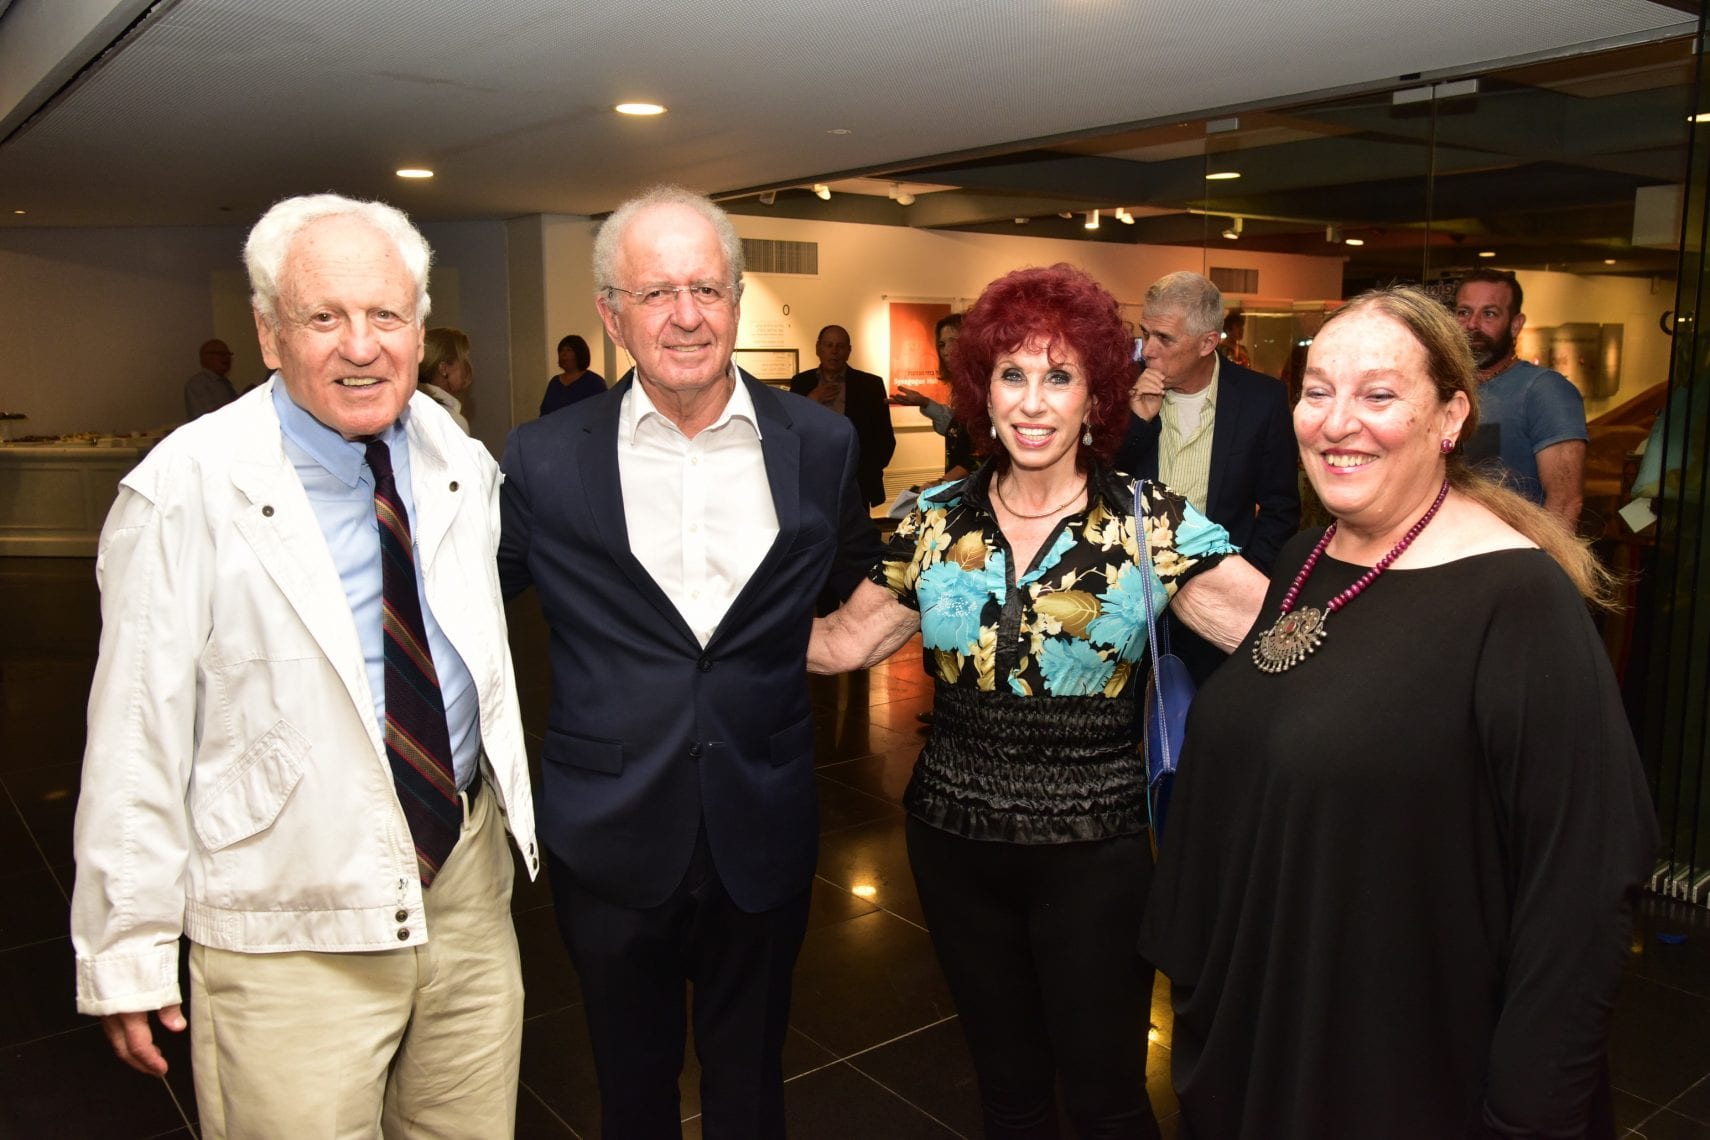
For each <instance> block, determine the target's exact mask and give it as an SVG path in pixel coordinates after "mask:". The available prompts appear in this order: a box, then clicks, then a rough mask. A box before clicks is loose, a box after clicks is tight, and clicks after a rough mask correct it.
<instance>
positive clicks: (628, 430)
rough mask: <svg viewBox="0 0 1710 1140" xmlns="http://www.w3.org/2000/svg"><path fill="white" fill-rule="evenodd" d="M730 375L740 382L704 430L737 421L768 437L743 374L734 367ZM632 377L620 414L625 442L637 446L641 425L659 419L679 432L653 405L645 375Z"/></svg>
mask: <svg viewBox="0 0 1710 1140" xmlns="http://www.w3.org/2000/svg"><path fill="white" fill-rule="evenodd" d="M730 375H731V378H732V379H733V380H734V381H735V382H736V386H735V387H734V388H732V389H731V393H730V399H728V400H726V401H725V402H724V410H723V411H721V412H720V413H719V415H718V419H716V420H714V421H713V422H712V423H710V424H708V425H707V426H706V428H705V429H703V430H705V431H717V430H718V429H719V428H721V427H723V426H724V425H725V424H727V423H729V422H730V421H731V420H733V419H735V420H744V421H746V422H747V423H748V425H749V426H750V427H752V428H753V429H754V438H756V439H763V438H765V437H764V436H763V435H762V434H761V431H760V417H759V415H758V414H756V412H755V411H754V397H753V395H752V394H751V393H750V392H749V391H748V385H746V384H744V383H743V382H742V375H741V374H740V373H739V372H737V370H736V366H735V365H734V364H733V365H731V367H730ZM631 376H632V377H633V380H632V383H631V384H630V386H629V391H628V392H626V393H624V397H623V409H622V410H621V411H620V412H619V413H618V434H619V436H621V437H622V438H623V439H624V440H625V442H627V443H631V444H633V443H634V442H635V433H636V432H637V431H639V430H640V428H641V425H642V424H643V423H645V422H647V420H649V419H651V418H655V417H657V418H658V420H659V422H660V423H661V424H664V425H666V426H668V427H669V428H670V429H671V430H672V431H679V429H678V427H677V425H676V424H674V423H672V422H671V420H670V418H669V417H667V416H666V415H665V413H664V412H661V411H660V410H659V407H658V405H656V404H655V403H654V402H653V398H652V397H651V396H649V395H648V394H647V388H646V386H645V385H644V384H642V382H641V373H640V372H638V371H636V370H634V369H631Z"/></svg>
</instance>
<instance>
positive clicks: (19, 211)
mask: <svg viewBox="0 0 1710 1140" xmlns="http://www.w3.org/2000/svg"><path fill="white" fill-rule="evenodd" d="M12 212H13V213H14V214H23V213H26V212H27V211H25V210H13V211H12Z"/></svg>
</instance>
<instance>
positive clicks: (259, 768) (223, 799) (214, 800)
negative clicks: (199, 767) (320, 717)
mask: <svg viewBox="0 0 1710 1140" xmlns="http://www.w3.org/2000/svg"><path fill="white" fill-rule="evenodd" d="M309 750H310V744H309V741H308V739H307V738H305V737H304V736H303V734H302V733H300V732H298V731H297V730H296V729H294V728H292V727H291V726H290V725H289V724H287V723H286V722H285V721H280V722H278V723H277V724H275V725H274V726H273V727H272V728H270V729H268V730H267V731H266V732H265V733H263V734H262V735H261V737H260V739H258V740H257V741H256V742H255V743H254V744H252V745H250V746H249V748H248V749H247V750H245V752H244V754H243V755H242V756H240V757H238V759H237V762H236V763H235V764H233V765H232V768H231V771H229V772H227V773H226V774H225V776H224V777H223V778H222V779H221V780H219V782H217V783H215V784H212V785H211V786H209V787H208V788H207V789H206V790H203V789H202V788H201V787H200V786H198V787H197V788H196V789H195V790H193V791H192V792H191V794H190V820H191V824H192V826H194V827H195V828H196V835H197V836H198V837H199V838H200V839H201V841H202V846H203V847H204V848H206V849H207V850H209V851H218V850H220V849H221V848H223V847H230V846H231V845H232V844H234V843H236V842H238V841H239V840H241V839H248V838H249V837H250V836H252V835H255V834H257V833H258V832H261V831H265V830H266V829H267V828H269V827H271V826H272V825H273V821H274V820H275V819H278V818H279V812H280V811H281V810H282V809H283V808H284V807H285V801H286V800H288V799H290V798H291V792H292V790H293V789H294V788H296V786H297V783H298V781H299V780H301V779H302V778H303V767H304V764H305V762H306V761H307V759H308V755H309Z"/></svg>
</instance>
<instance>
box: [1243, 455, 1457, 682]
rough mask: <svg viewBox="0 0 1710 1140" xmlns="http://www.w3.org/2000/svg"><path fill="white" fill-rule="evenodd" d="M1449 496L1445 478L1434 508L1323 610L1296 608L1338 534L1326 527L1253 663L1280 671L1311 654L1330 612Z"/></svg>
mask: <svg viewBox="0 0 1710 1140" xmlns="http://www.w3.org/2000/svg"><path fill="white" fill-rule="evenodd" d="M1448 496H1449V481H1448V480H1447V479H1444V480H1443V486H1442V489H1441V490H1439V491H1438V492H1437V499H1436V501H1435V502H1433V503H1432V504H1431V509H1430V510H1428V511H1426V512H1425V513H1424V514H1423V515H1421V516H1420V518H1419V521H1418V522H1416V523H1414V524H1413V526H1412V527H1411V528H1410V529H1409V530H1408V532H1407V533H1406V534H1404V535H1402V536H1401V541H1400V542H1398V543H1396V544H1395V547H1394V548H1393V549H1392V550H1390V552H1389V553H1388V554H1386V555H1384V556H1383V557H1382V558H1380V559H1378V560H1377V565H1375V566H1373V567H1372V568H1371V569H1370V570H1367V571H1366V572H1365V573H1364V574H1361V575H1360V576H1359V578H1358V579H1356V580H1355V582H1354V584H1353V585H1352V586H1349V587H1348V588H1347V589H1346V590H1343V591H1342V592H1341V593H1339V594H1337V595H1336V596H1335V597H1333V598H1331V599H1330V600H1329V602H1327V603H1325V606H1324V608H1323V609H1322V610H1320V609H1319V608H1317V607H1316V606H1302V607H1300V609H1298V610H1297V609H1295V608H1294V600H1295V599H1296V598H1298V597H1299V596H1300V588H1301V587H1302V586H1303V585H1305V584H1306V579H1307V578H1308V577H1309V576H1311V574H1312V568H1313V567H1314V566H1317V565H1318V556H1319V555H1321V554H1323V553H1324V548H1325V547H1326V546H1329V545H1330V540H1331V539H1332V538H1334V537H1335V536H1336V524H1335V523H1331V524H1330V525H1329V526H1328V527H1326V528H1325V530H1324V537H1323V538H1321V539H1319V540H1318V545H1317V546H1315V547H1313V548H1312V553H1311V555H1309V556H1308V557H1307V559H1306V564H1305V565H1304V566H1302V567H1301V568H1300V573H1298V574H1296V575H1295V576H1294V581H1293V582H1292V583H1291V584H1290V585H1289V588H1288V593H1286V594H1284V595H1283V600H1282V613H1281V614H1280V615H1279V616H1278V617H1277V621H1276V624H1275V625H1273V626H1271V628H1270V629H1267V630H1266V631H1265V632H1264V633H1261V634H1260V635H1259V640H1257V641H1255V642H1254V643H1253V664H1255V665H1257V666H1258V667H1259V668H1260V669H1262V670H1263V671H1264V672H1266V673H1281V672H1282V671H1283V670H1284V669H1289V668H1292V667H1293V666H1295V665H1298V664H1300V663H1301V662H1302V661H1304V660H1306V658H1307V655H1308V654H1310V653H1311V652H1312V651H1313V650H1315V649H1317V648H1318V647H1319V646H1320V645H1322V644H1323V643H1324V638H1325V636H1326V635H1327V632H1328V630H1327V628H1326V627H1327V623H1328V622H1329V620H1330V615H1331V614H1333V613H1335V612H1336V611H1337V610H1339V609H1341V608H1342V607H1343V606H1345V605H1347V604H1348V603H1349V602H1351V601H1353V600H1354V599H1355V598H1357V597H1359V596H1360V591H1362V590H1364V589H1365V588H1366V587H1367V586H1369V585H1371V584H1372V582H1373V581H1374V580H1376V578H1377V576H1378V575H1379V574H1382V573H1383V572H1384V571H1385V570H1388V569H1389V566H1390V563H1392V562H1394V561H1395V560H1396V559H1397V558H1400V557H1401V552H1402V551H1403V550H1406V549H1407V548H1408V547H1409V546H1411V545H1412V544H1413V540H1414V539H1416V538H1418V537H1419V532H1420V531H1422V530H1424V529H1425V524H1426V523H1428V522H1430V521H1431V519H1432V517H1433V516H1435V515H1436V513H1437V508H1438V507H1441V506H1442V505H1443V500H1444V499H1446V498H1448Z"/></svg>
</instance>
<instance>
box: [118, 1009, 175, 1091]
mask: <svg viewBox="0 0 1710 1140" xmlns="http://www.w3.org/2000/svg"><path fill="white" fill-rule="evenodd" d="M156 1012H157V1013H158V1014H159V1016H160V1024H161V1025H162V1026H164V1027H165V1028H167V1029H170V1030H171V1031H172V1032H174V1033H182V1032H184V1027H185V1026H186V1025H188V1024H189V1022H187V1021H185V1020H184V1011H183V1010H182V1009H181V1008H179V1007H178V1006H176V1005H169V1006H165V1007H163V1008H162V1009H160V1010H157V1011H156ZM101 1032H103V1033H105V1034H106V1035H107V1040H108V1041H109V1042H111V1043H112V1046H113V1052H114V1053H115V1054H117V1055H118V1058H119V1060H121V1061H123V1062H124V1063H125V1064H127V1065H129V1066H130V1067H131V1068H133V1069H135V1070H136V1071H137V1072H139V1073H144V1074H147V1075H148V1076H151V1077H164V1076H165V1075H166V1058H165V1057H163V1056H161V1055H160V1049H159V1047H158V1046H156V1045H155V1043H154V1033H153V1031H151V1030H150V1029H149V1025H148V1011H147V1010H135V1011H133V1012H130V1013H109V1014H107V1015H105V1016H104V1017H102V1018H101Z"/></svg>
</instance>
